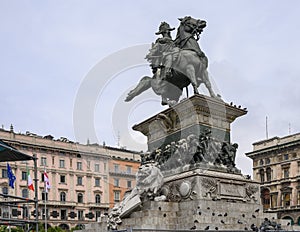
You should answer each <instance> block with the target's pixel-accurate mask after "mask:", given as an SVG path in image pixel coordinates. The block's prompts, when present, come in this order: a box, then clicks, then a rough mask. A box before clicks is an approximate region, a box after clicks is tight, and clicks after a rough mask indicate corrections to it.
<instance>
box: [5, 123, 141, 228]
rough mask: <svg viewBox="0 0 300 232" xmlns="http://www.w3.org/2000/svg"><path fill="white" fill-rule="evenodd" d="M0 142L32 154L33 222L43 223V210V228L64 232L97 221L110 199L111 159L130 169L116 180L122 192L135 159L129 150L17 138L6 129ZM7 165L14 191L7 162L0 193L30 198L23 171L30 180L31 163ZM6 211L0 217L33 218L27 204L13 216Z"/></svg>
mask: <svg viewBox="0 0 300 232" xmlns="http://www.w3.org/2000/svg"><path fill="white" fill-rule="evenodd" d="M0 139H1V140H3V141H4V142H6V143H7V144H9V145H10V146H12V147H14V148H16V149H17V150H19V151H21V152H23V153H25V154H28V155H31V156H32V155H34V154H35V155H36V157H37V158H38V160H37V166H38V176H37V179H38V180H39V181H38V196H39V197H38V199H39V212H38V213H39V219H40V220H43V219H45V212H46V215H47V223H48V224H49V226H60V227H61V228H64V229H71V228H73V227H75V226H78V225H79V226H80V225H82V224H86V223H88V222H92V221H98V220H99V218H100V217H101V215H103V214H105V213H107V212H108V210H109V207H110V206H113V204H114V201H112V200H114V198H112V196H110V194H111V193H112V192H113V190H111V189H110V187H112V186H111V184H110V182H111V181H113V180H112V178H111V177H110V173H114V172H111V170H110V168H111V166H112V165H111V164H112V163H115V161H114V160H115V159H117V158H115V157H118V160H124V162H125V163H126V165H127V166H128V167H130V166H131V167H132V169H131V173H128V174H126V175H120V176H119V183H120V184H121V185H122V187H124V188H125V187H126V186H127V185H124V186H123V182H126V183H129V181H132V182H131V184H132V185H131V186H128V187H133V185H134V179H135V172H136V170H137V169H136V167H137V166H139V163H140V162H139V159H140V156H139V154H138V153H137V152H134V151H129V150H126V149H118V148H113V147H108V146H100V145H98V144H87V145H83V144H79V143H74V142H71V141H69V140H68V139H66V138H60V139H57V140H55V139H54V138H53V137H52V136H50V135H48V136H38V135H36V134H32V133H29V132H26V134H21V133H19V134H17V133H14V131H13V129H12V128H11V130H10V131H6V130H4V129H0ZM122 162H123V161H122ZM9 164H10V166H11V167H12V170H13V172H14V174H15V176H16V182H15V188H14V189H12V188H10V187H9V186H8V179H7V170H6V165H7V164H6V163H0V168H1V176H0V191H1V192H2V193H6V194H9V195H14V196H21V197H25V198H31V199H32V198H33V197H34V192H33V191H31V190H29V189H28V174H27V173H28V172H29V173H30V176H31V178H32V179H34V173H33V162H29V161H27V162H25V161H23V162H21V161H17V162H9ZM44 171H46V172H47V174H48V176H49V180H50V185H51V189H50V190H49V191H48V192H46V191H45V187H44ZM112 183H113V182H112ZM122 191H123V189H122ZM1 200H5V199H1ZM45 204H46V205H45ZM45 209H46V210H45ZM15 211H16V209H15ZM17 211H18V210H17ZM22 211H23V212H22ZM9 212H11V210H9V208H8V207H4V208H2V209H1V216H2V217H12V218H28V217H29V218H30V217H31V218H32V219H33V218H34V215H35V211H34V206H33V205H30V204H28V205H24V209H23V210H19V212H15V213H13V214H10V215H9ZM41 222H43V221H41Z"/></svg>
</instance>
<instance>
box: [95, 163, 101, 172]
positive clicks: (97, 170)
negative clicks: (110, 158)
mask: <svg viewBox="0 0 300 232" xmlns="http://www.w3.org/2000/svg"><path fill="white" fill-rule="evenodd" d="M99 171H100V165H99V164H95V172H99Z"/></svg>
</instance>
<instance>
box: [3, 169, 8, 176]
mask: <svg viewBox="0 0 300 232" xmlns="http://www.w3.org/2000/svg"><path fill="white" fill-rule="evenodd" d="M2 178H7V169H2Z"/></svg>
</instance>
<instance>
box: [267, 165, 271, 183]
mask: <svg viewBox="0 0 300 232" xmlns="http://www.w3.org/2000/svg"><path fill="white" fill-rule="evenodd" d="M266 173H267V181H271V179H272V169H271V168H267V170H266Z"/></svg>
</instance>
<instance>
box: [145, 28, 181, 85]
mask: <svg viewBox="0 0 300 232" xmlns="http://www.w3.org/2000/svg"><path fill="white" fill-rule="evenodd" d="M174 29H175V28H171V27H170V25H169V24H168V23H166V22H162V23H161V24H160V26H159V31H158V32H156V33H155V34H156V35H162V37H161V38H158V39H157V40H156V41H155V43H154V44H152V47H151V49H150V51H149V54H148V55H147V56H146V59H147V60H148V61H149V62H150V66H151V68H152V72H153V74H156V72H157V71H158V70H160V74H159V75H156V76H157V77H159V78H160V79H162V80H164V79H166V77H167V76H170V75H171V66H172V60H173V59H175V58H173V56H172V54H178V52H179V49H178V48H177V47H176V46H175V44H174V41H173V40H172V36H171V31H173V30H174Z"/></svg>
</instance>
